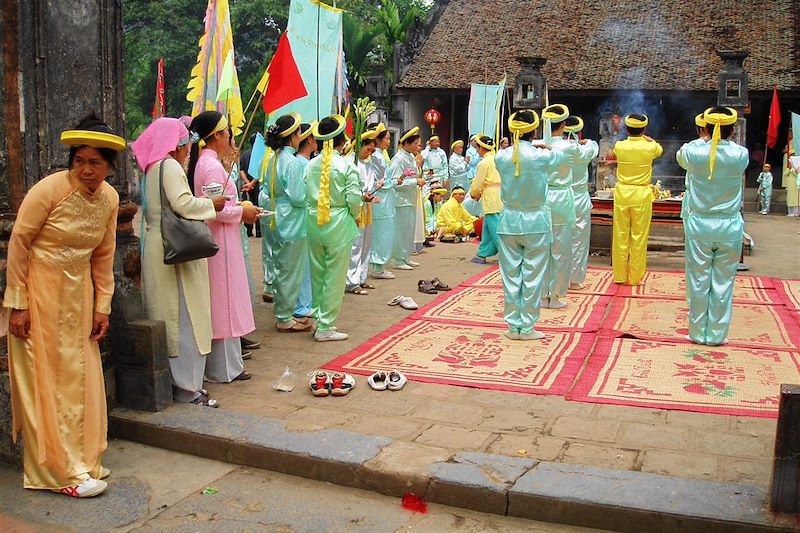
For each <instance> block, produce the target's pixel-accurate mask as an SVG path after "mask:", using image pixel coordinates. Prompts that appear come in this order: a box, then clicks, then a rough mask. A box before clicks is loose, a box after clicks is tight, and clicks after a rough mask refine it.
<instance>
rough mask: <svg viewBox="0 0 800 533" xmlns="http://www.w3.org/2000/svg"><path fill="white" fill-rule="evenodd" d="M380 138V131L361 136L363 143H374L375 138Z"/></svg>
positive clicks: (369, 131)
mask: <svg viewBox="0 0 800 533" xmlns="http://www.w3.org/2000/svg"><path fill="white" fill-rule="evenodd" d="M377 136H378V130H377V129H374V130H367V131H365V132H364V133H362V134H361V140H362V141H374V140H375V138H376V137H377Z"/></svg>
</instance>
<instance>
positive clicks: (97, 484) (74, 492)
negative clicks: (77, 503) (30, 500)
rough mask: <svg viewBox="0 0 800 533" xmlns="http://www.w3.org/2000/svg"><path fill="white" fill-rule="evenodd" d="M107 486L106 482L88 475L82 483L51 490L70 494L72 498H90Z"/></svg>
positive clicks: (103, 490) (100, 492)
mask: <svg viewBox="0 0 800 533" xmlns="http://www.w3.org/2000/svg"><path fill="white" fill-rule="evenodd" d="M107 487H108V483H106V482H105V481H101V480H99V479H94V478H93V477H90V478H89V479H87V480H86V481H84V482H83V483H79V484H77V485H70V486H69V487H64V488H63V489H52V491H53V492H60V493H61V494H66V495H67V496H72V497H73V498H92V497H93V496H97V495H99V494H102V493H103V492H105V490H106V488H107Z"/></svg>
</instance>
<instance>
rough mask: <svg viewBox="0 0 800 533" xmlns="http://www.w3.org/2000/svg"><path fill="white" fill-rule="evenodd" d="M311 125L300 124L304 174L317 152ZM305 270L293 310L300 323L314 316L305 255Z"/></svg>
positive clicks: (301, 159) (307, 259) (309, 273)
mask: <svg viewBox="0 0 800 533" xmlns="http://www.w3.org/2000/svg"><path fill="white" fill-rule="evenodd" d="M313 126H314V125H313V124H307V123H305V122H304V123H302V124H300V145H299V146H298V147H297V154H296V155H297V160H298V161H299V162H300V166H302V167H303V172H304V173H305V170H306V167H307V166H308V162H309V161H311V158H312V157H313V156H314V153H315V152H316V151H317V140H316V139H315V138H314V136H313V135H312V134H311V133H312V128H313ZM305 268H306V270H305V274H304V275H303V281H302V283H301V285H300V294H299V295H298V296H297V307H296V308H295V310H294V314H293V316H294V319H295V320H298V321H300V322H303V321H307V320H308V319H309V318H311V317H312V316H313V314H314V309H313V307H312V305H311V303H312V299H311V298H312V295H311V263H310V261H309V256H308V254H306V267H305Z"/></svg>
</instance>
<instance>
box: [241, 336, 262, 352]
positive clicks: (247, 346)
mask: <svg viewBox="0 0 800 533" xmlns="http://www.w3.org/2000/svg"><path fill="white" fill-rule="evenodd" d="M239 340H240V341H241V343H242V350H258V349H259V348H261V343H260V342H258V341H254V340H250V339H248V338H247V337H240V338H239Z"/></svg>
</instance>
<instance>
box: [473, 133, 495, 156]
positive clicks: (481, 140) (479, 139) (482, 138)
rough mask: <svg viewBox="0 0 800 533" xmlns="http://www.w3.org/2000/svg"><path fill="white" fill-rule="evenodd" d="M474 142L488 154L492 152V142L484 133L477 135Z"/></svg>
mask: <svg viewBox="0 0 800 533" xmlns="http://www.w3.org/2000/svg"><path fill="white" fill-rule="evenodd" d="M475 142H476V143H478V146H482V147H483V148H486V149H487V150H489V151H490V152H494V148H495V147H494V141H493V140H492V138H491V137H489V136H488V135H486V134H485V133H479V134H477V135H476V136H475Z"/></svg>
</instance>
